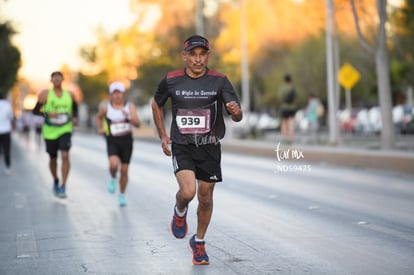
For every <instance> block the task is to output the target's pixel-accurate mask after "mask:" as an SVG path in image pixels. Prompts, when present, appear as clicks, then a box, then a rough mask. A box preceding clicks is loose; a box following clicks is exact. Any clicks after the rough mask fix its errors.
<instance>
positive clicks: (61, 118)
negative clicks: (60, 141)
mask: <svg viewBox="0 0 414 275" xmlns="http://www.w3.org/2000/svg"><path fill="white" fill-rule="evenodd" d="M72 105H73V99H72V96H71V95H70V93H69V92H68V91H67V90H62V96H61V97H58V96H57V95H56V93H55V91H54V90H53V89H49V93H48V96H47V100H46V103H45V105H44V106H43V112H44V114H45V116H46V119H45V123H44V124H43V127H42V132H43V137H44V138H45V139H57V138H59V137H60V136H62V135H63V134H66V133H72V128H73V124H72Z"/></svg>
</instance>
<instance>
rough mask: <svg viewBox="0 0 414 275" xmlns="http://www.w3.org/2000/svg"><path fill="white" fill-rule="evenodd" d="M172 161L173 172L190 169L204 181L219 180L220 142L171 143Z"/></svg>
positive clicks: (220, 178) (197, 177) (220, 179)
mask: <svg viewBox="0 0 414 275" xmlns="http://www.w3.org/2000/svg"><path fill="white" fill-rule="evenodd" d="M171 149H172V156H173V157H172V161H173V167H174V173H177V172H178V171H181V170H192V171H194V173H195V176H196V179H198V180H202V181H206V182H220V181H222V177H221V144H220V143H218V144H207V145H201V146H196V145H194V144H187V145H183V144H176V143H173V144H172V147H171Z"/></svg>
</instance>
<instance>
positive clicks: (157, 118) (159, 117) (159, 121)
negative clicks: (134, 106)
mask: <svg viewBox="0 0 414 275" xmlns="http://www.w3.org/2000/svg"><path fill="white" fill-rule="evenodd" d="M151 107H152V115H153V118H154V123H155V126H156V127H157V131H158V136H159V137H160V139H161V146H162V150H163V151H164V154H165V155H167V156H171V150H170V148H169V145H170V144H171V139H170V137H169V136H168V135H167V132H166V130H165V126H164V115H163V112H162V107H160V106H158V104H157V102H155V100H152V103H151Z"/></svg>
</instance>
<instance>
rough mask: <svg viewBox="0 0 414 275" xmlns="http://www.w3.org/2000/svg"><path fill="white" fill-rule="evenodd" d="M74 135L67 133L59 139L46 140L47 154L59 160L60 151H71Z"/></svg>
mask: <svg viewBox="0 0 414 275" xmlns="http://www.w3.org/2000/svg"><path fill="white" fill-rule="evenodd" d="M71 139H72V134H71V133H66V134H63V135H61V136H60V137H58V138H57V139H45V143H46V152H47V153H48V154H49V156H50V158H51V159H55V158H57V152H58V150H62V151H69V149H70V147H71V145H72V142H71Z"/></svg>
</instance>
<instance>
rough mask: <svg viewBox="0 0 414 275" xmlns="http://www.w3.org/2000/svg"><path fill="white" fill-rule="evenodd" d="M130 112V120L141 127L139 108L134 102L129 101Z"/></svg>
mask: <svg viewBox="0 0 414 275" xmlns="http://www.w3.org/2000/svg"><path fill="white" fill-rule="evenodd" d="M129 113H130V120H129V122H130V123H131V124H132V125H133V126H135V127H137V128H139V126H141V121H140V120H139V117H138V114H137V109H136V108H135V105H134V104H132V103H129Z"/></svg>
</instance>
